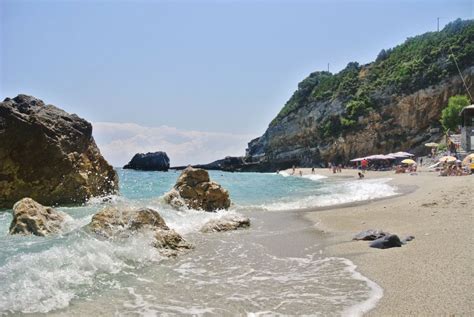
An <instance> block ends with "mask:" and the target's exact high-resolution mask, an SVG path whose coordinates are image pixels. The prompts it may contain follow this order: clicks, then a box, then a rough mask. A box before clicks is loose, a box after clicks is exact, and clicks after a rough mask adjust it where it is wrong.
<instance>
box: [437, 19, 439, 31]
mask: <svg viewBox="0 0 474 317" xmlns="http://www.w3.org/2000/svg"><path fill="white" fill-rule="evenodd" d="M439 19H440V17H437V20H438V32H439Z"/></svg>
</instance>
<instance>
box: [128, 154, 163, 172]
mask: <svg viewBox="0 0 474 317" xmlns="http://www.w3.org/2000/svg"><path fill="white" fill-rule="evenodd" d="M123 168H125V169H134V170H141V171H168V169H169V168H170V159H169V158H168V155H167V154H166V153H165V152H161V151H160V152H154V153H146V154H144V153H137V154H135V155H134V156H133V158H132V160H131V161H130V162H129V163H128V164H127V165H125V166H124V167H123Z"/></svg>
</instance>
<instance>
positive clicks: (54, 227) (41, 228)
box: [10, 198, 66, 236]
mask: <svg viewBox="0 0 474 317" xmlns="http://www.w3.org/2000/svg"><path fill="white" fill-rule="evenodd" d="M65 216H66V215H65V214H64V213H62V212H60V211H56V210H54V209H53V208H50V207H45V206H43V205H41V204H39V203H37V202H36V201H34V200H33V199H31V198H23V199H22V200H20V201H18V202H17V203H16V204H15V205H14V206H13V220H12V222H11V224H10V234H34V235H36V236H46V235H49V234H53V233H58V232H60V231H61V227H62V225H63V223H64V221H65Z"/></svg>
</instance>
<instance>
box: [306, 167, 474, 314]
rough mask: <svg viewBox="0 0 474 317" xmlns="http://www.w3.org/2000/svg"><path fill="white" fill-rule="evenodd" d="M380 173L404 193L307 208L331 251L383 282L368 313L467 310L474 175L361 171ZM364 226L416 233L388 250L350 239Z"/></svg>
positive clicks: (471, 304)
mask: <svg viewBox="0 0 474 317" xmlns="http://www.w3.org/2000/svg"><path fill="white" fill-rule="evenodd" d="M301 170H302V171H303V173H304V174H309V173H311V170H310V169H301ZM297 173H299V169H298V170H297ZM316 174H320V175H325V176H329V177H353V178H356V177H357V171H356V170H343V171H342V173H339V174H333V173H332V172H331V171H329V170H328V169H317V170H316ZM380 177H383V178H386V177H390V178H392V180H391V184H393V185H395V186H397V188H399V192H400V193H402V192H404V191H405V192H406V193H405V194H404V195H400V196H397V197H393V198H388V199H383V200H378V201H372V202H369V203H366V204H358V205H352V206H344V207H342V208H336V209H330V210H323V211H320V210H317V211H313V212H308V213H307V214H306V215H305V217H306V218H307V219H309V220H310V221H312V222H314V224H315V227H316V228H317V229H318V230H321V231H323V232H325V233H326V234H327V236H328V239H330V241H331V244H330V246H329V247H327V249H326V252H327V253H328V254H329V255H333V256H341V257H345V258H348V259H350V260H352V261H353V262H354V263H355V264H356V265H357V266H358V270H359V272H361V273H362V274H364V275H365V276H367V277H369V278H370V279H372V280H373V281H375V282H376V283H378V284H379V285H380V286H381V287H382V288H383V290H384V295H383V298H382V299H381V300H380V301H379V303H378V305H377V306H376V308H375V309H373V310H371V311H370V312H369V313H368V314H367V315H368V316H394V315H404V316H406V315H417V316H419V315H425V316H433V315H445V316H448V315H449V316H452V315H455V316H472V315H473V314H474V301H473V299H474V293H473V289H474V265H473V263H474V251H473V249H472V246H473V242H474V233H473V229H472V228H473V225H474V221H473V214H474V195H473V192H472V190H473V188H474V176H461V177H439V176H438V174H437V173H434V172H429V171H427V170H426V169H423V168H422V169H421V171H419V172H418V173H417V175H409V174H394V173H393V172H373V171H369V172H367V173H366V177H365V179H368V178H380ZM361 181H364V180H361ZM367 229H383V230H384V231H388V232H390V233H394V234H398V235H399V236H400V237H401V238H404V237H406V236H407V235H414V236H415V240H413V241H411V242H409V243H408V244H407V245H404V246H403V247H401V248H392V249H386V250H380V249H373V248H370V247H369V245H368V244H369V242H367V241H352V237H353V236H354V235H355V234H356V233H358V232H360V231H363V230H367Z"/></svg>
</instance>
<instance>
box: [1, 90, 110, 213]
mask: <svg viewBox="0 0 474 317" xmlns="http://www.w3.org/2000/svg"><path fill="white" fill-rule="evenodd" d="M117 190H118V176H117V173H116V172H115V171H114V169H113V168H112V166H110V165H109V164H108V163H107V161H106V160H105V159H104V158H103V157H102V155H101V154H100V151H99V149H98V148H97V146H96V144H95V142H94V138H93V137H92V125H91V124H90V123H89V122H87V121H86V120H84V119H81V118H79V117H78V116H77V115H75V114H69V113H67V112H65V111H63V110H61V109H59V108H56V107H55V106H52V105H46V104H45V103H44V102H43V101H42V100H40V99H37V98H35V97H31V96H27V95H18V96H17V97H15V98H13V99H10V98H6V99H5V100H4V101H3V102H1V103H0V208H11V207H12V206H13V204H14V203H15V202H16V201H18V200H20V199H22V198H23V197H31V198H33V199H34V200H36V201H38V202H39V203H41V204H44V205H55V204H70V203H82V202H84V201H85V200H87V199H88V198H90V197H92V196H101V195H106V194H110V193H115V192H116V191H117Z"/></svg>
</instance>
